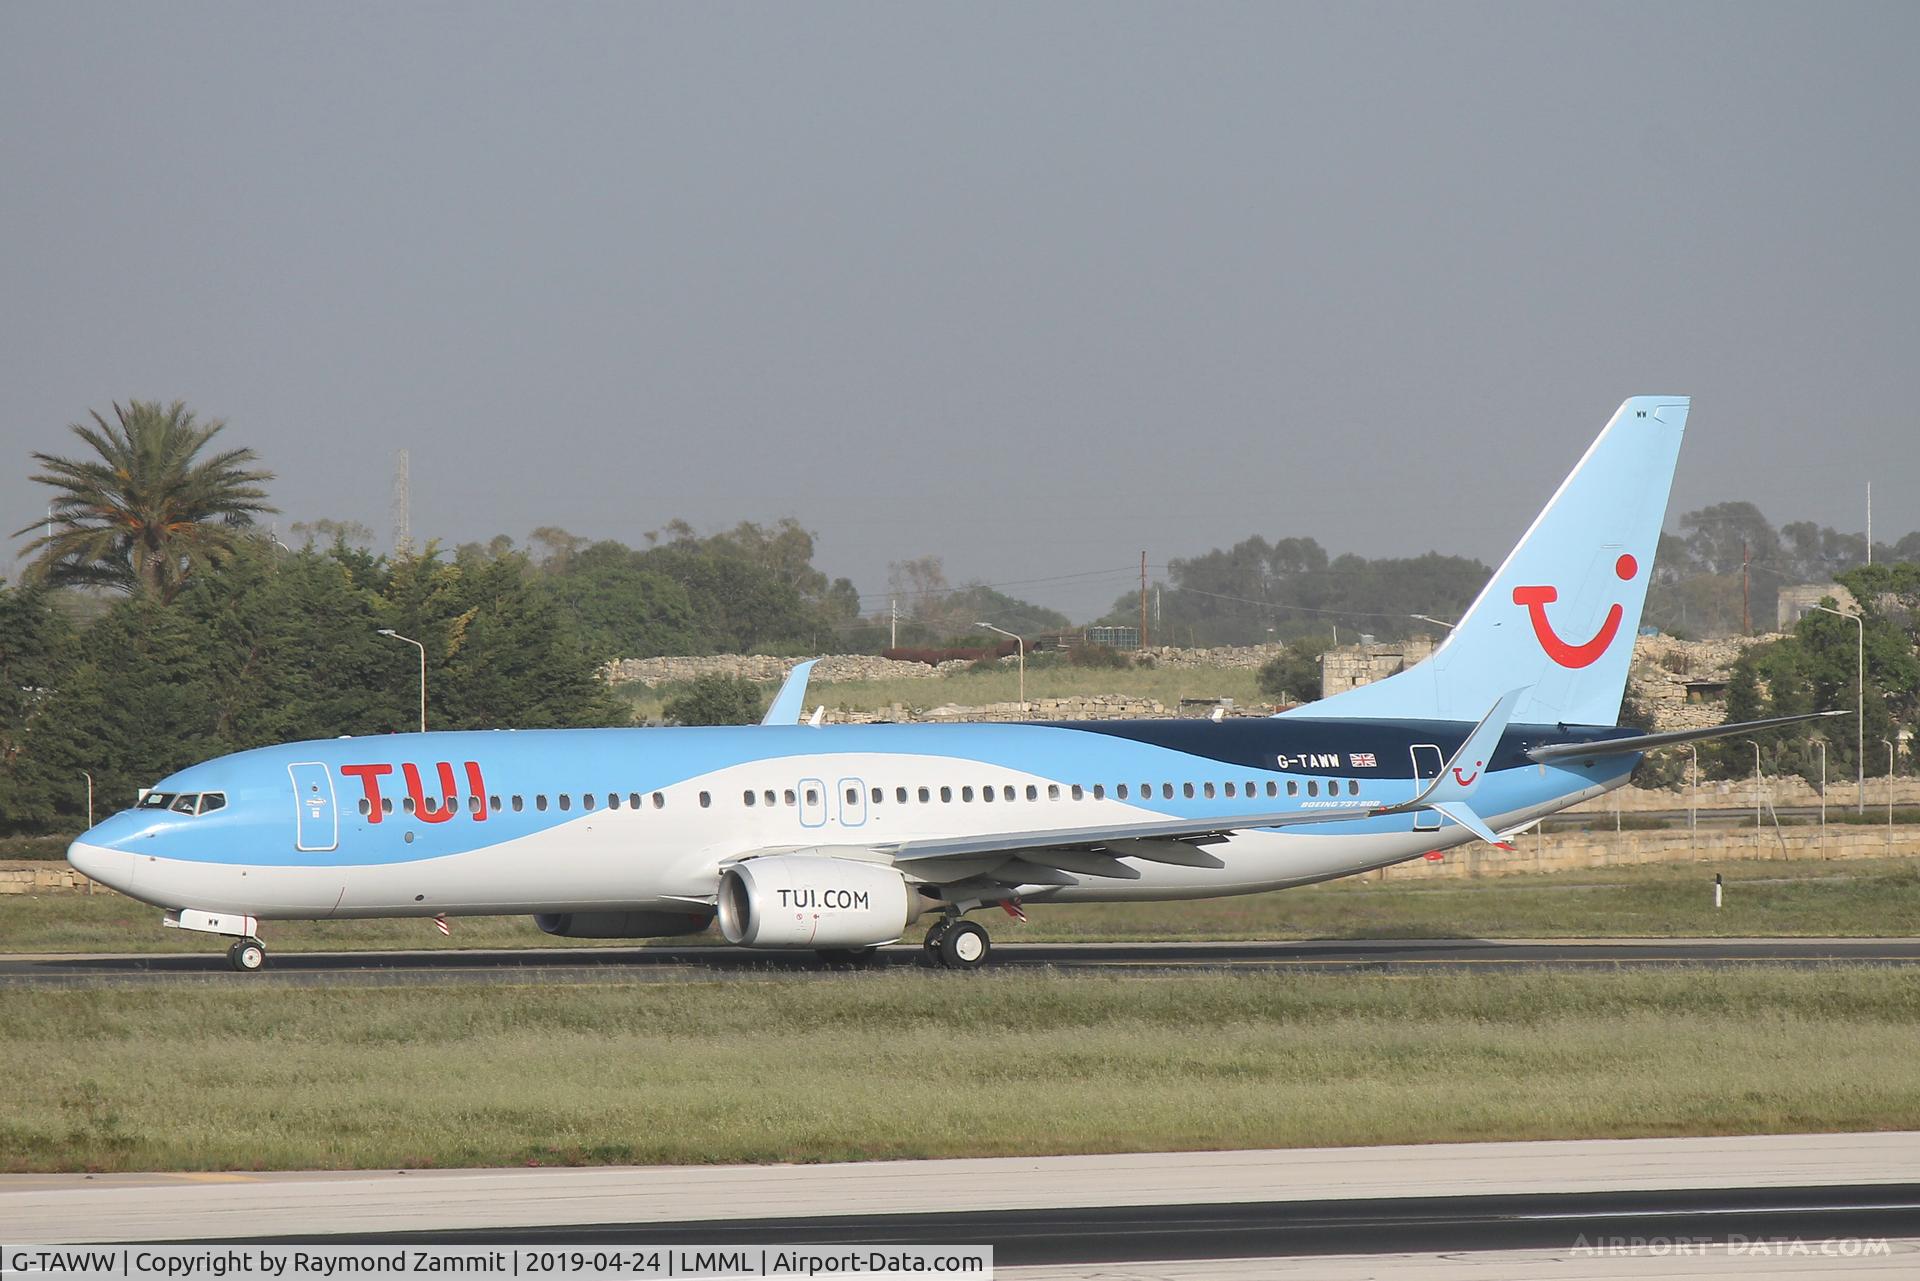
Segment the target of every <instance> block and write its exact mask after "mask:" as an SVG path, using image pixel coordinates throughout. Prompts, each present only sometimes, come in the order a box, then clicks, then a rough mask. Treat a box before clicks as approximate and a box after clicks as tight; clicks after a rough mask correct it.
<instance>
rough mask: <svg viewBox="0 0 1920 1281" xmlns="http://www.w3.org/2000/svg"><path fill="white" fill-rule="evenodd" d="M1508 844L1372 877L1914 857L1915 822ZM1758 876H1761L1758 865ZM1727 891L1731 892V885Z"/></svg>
mask: <svg viewBox="0 0 1920 1281" xmlns="http://www.w3.org/2000/svg"><path fill="white" fill-rule="evenodd" d="M1514 844H1515V846H1516V847H1517V848H1515V849H1514V850H1512V851H1508V850H1499V849H1495V848H1494V847H1493V846H1491V845H1487V844H1484V843H1482V842H1479V841H1475V842H1474V843H1473V844H1471V845H1463V846H1460V847H1459V848H1457V849H1450V850H1447V851H1446V852H1445V855H1444V857H1442V858H1441V859H1439V860H1437V861H1434V862H1429V861H1427V860H1426V859H1414V860H1413V861H1412V862H1410V863H1396V864H1394V865H1393V866H1392V867H1388V868H1382V869H1381V870H1380V871H1378V872H1369V873H1367V876H1368V878H1369V879H1372V880H1385V881H1418V880H1431V879H1433V878H1436V877H1458V876H1517V875H1521V874H1523V873H1527V872H1573V871H1581V870H1585V869H1590V868H1600V867H1629V866H1634V865H1638V864H1643V863H1693V862H1702V863H1705V862H1738V861H1744V860H1748V859H1751V860H1754V861H1756V862H1766V861H1770V860H1778V859H1819V858H1827V859H1832V860H1834V861H1836V862H1841V861H1845V860H1847V859H1861V858H1914V857H1916V856H1920V828H1915V827H1914V826H1912V825H1907V826H1903V827H1902V826H1897V827H1895V828H1894V829H1893V838H1892V840H1891V841H1889V840H1888V833H1887V829H1886V828H1884V827H1879V828H1874V827H1829V828H1827V831H1826V839H1825V841H1824V843H1823V842H1822V840H1821V835H1820V829H1819V828H1818V827H1788V828H1782V829H1780V830H1779V831H1777V832H1776V831H1775V830H1774V829H1773V828H1772V827H1767V828H1764V829H1762V830H1761V831H1759V832H1755V831H1754V830H1753V829H1752V828H1748V829H1746V830H1744V831H1724V830H1722V831H1712V832H1695V833H1692V834H1691V835H1689V833H1687V832H1673V831H1667V832H1553V833H1548V834H1544V835H1542V834H1537V833H1529V834H1526V835H1522V836H1521V837H1519V838H1518V839H1517V840H1516V841H1515V842H1514ZM1755 874H1756V875H1765V873H1764V871H1762V870H1760V869H1756V870H1755ZM1712 882H1713V878H1712V876H1711V875H1710V874H1708V873H1702V875H1701V882H1700V883H1701V892H1702V893H1703V894H1705V893H1709V892H1710V887H1711V885H1712ZM1729 892H1730V893H1737V892H1738V891H1737V888H1736V889H1735V890H1732V891H1729Z"/></svg>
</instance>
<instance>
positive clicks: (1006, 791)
mask: <svg viewBox="0 0 1920 1281" xmlns="http://www.w3.org/2000/svg"><path fill="white" fill-rule="evenodd" d="M1000 799H1001V800H1003V801H1010V800H1012V799H1013V784H1012V783H1008V784H1007V785H1006V786H1005V787H1003V788H1001V789H1000Z"/></svg>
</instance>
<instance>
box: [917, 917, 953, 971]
mask: <svg viewBox="0 0 1920 1281" xmlns="http://www.w3.org/2000/svg"><path fill="white" fill-rule="evenodd" d="M952 928H953V921H952V920H951V919H950V918H947V917H942V918H941V919H939V920H937V921H935V922H934V923H933V925H932V927H931V928H930V929H928V930H927V941H926V942H925V943H922V944H921V945H920V950H921V951H923V952H925V953H926V956H927V963H928V964H929V965H941V964H944V962H943V961H941V959H940V940H941V939H943V938H945V937H946V936H947V931H948V930H950V929H952Z"/></svg>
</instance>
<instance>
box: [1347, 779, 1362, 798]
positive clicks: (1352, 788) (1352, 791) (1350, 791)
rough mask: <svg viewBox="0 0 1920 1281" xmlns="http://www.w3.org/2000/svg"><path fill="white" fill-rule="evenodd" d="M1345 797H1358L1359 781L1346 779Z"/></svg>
mask: <svg viewBox="0 0 1920 1281" xmlns="http://www.w3.org/2000/svg"><path fill="white" fill-rule="evenodd" d="M1347 795H1348V796H1358V795H1360V780H1359V779H1357V778H1350V779H1348V780H1347Z"/></svg>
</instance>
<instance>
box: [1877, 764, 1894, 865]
mask: <svg viewBox="0 0 1920 1281" xmlns="http://www.w3.org/2000/svg"><path fill="white" fill-rule="evenodd" d="M1880 741H1881V742H1883V743H1885V744H1886V745H1887V848H1888V849H1889V850H1891V849H1892V848H1893V740H1892V739H1890V738H1883V739H1881V740H1880Z"/></svg>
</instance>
